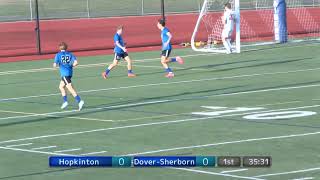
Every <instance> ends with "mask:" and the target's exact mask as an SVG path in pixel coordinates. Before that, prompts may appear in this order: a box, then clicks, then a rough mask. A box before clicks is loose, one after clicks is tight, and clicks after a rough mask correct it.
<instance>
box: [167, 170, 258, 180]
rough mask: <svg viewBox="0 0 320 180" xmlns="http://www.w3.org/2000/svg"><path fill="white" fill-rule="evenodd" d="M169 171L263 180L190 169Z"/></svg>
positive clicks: (254, 179)
mask: <svg viewBox="0 0 320 180" xmlns="http://www.w3.org/2000/svg"><path fill="white" fill-rule="evenodd" d="M170 169H176V170H182V171H189V172H194V173H199V174H210V175H217V176H224V177H233V178H238V179H250V180H263V179H261V178H256V177H246V176H237V175H231V174H223V173H216V172H210V171H203V170H197V169H190V168H170Z"/></svg>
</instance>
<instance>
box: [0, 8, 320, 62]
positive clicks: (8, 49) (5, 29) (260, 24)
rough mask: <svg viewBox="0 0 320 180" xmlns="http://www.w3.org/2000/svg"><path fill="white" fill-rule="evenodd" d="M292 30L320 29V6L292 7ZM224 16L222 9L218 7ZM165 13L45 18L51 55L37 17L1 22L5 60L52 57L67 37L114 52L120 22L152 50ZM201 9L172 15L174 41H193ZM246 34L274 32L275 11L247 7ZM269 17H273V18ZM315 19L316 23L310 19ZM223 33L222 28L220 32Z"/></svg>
mask: <svg viewBox="0 0 320 180" xmlns="http://www.w3.org/2000/svg"><path fill="white" fill-rule="evenodd" d="M287 14H288V16H287V17H288V31H289V35H292V36H308V33H318V35H319V34H320V8H297V9H288V11H287ZM213 16H216V17H215V18H214V19H216V20H217V21H218V20H220V16H221V13H214V14H213ZM159 18H160V17H159V16H137V17H115V18H96V19H72V20H43V21H41V23H40V26H41V43H42V50H43V52H44V53H45V54H46V55H42V56H37V55H35V54H36V52H37V50H36V34H35V31H34V28H35V23H34V22H10V23H0V39H1V43H0V62H11V61H21V60H36V59H48V58H52V57H53V55H52V53H55V52H56V51H57V49H56V48H57V44H58V43H59V42H61V41H65V42H67V43H68V44H69V46H70V50H71V51H75V52H76V55H80V56H82V55H83V56H88V55H97V54H110V53H112V49H113V46H114V45H113V35H114V33H115V29H116V27H117V26H118V25H125V34H124V39H125V41H126V43H127V46H128V48H129V50H130V51H131V52H132V51H146V50H149V49H150V50H155V49H159V48H160V32H159V30H158V29H157V27H156V23H157V20H158V19H159ZM197 18H198V14H180V15H169V16H168V17H167V23H168V27H169V29H170V31H171V32H172V33H173V35H174V39H173V44H179V43H181V42H189V41H190V38H191V35H192V32H193V29H194V26H195V24H196V21H197ZM241 19H242V31H241V37H242V39H243V40H244V41H245V40H248V38H249V37H250V40H259V39H261V38H264V39H270V40H271V39H272V38H273V21H272V20H270V19H273V12H272V10H269V11H268V10H264V11H259V10H258V11H256V10H250V11H242V13H241ZM268 19H269V20H268ZM310 19H312V21H313V22H314V23H311V24H310V23H308V20H310ZM199 32H202V33H201V34H199V36H198V37H197V40H206V39H207V35H206V33H205V32H206V31H205V27H204V26H203V25H201V29H200V30H199ZM218 34H220V32H219V33H218Z"/></svg>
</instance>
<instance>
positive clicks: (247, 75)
mask: <svg viewBox="0 0 320 180" xmlns="http://www.w3.org/2000/svg"><path fill="white" fill-rule="evenodd" d="M317 70H320V68H314V69H300V70H294V71H279V72H272V73H261V74H244V75H236V76H225V77H215V78H205V79H193V80H185V81H174V82H164V83H151V84H141V85H135V86H123V87H116V88H105V89H93V90H84V91H79V93H92V92H101V91H111V90H119V89H131V88H142V87H152V86H162V85H172V84H185V83H193V82H205V81H216V80H224V79H237V78H246V77H256V76H266V75H278V74H290V73H297V72H307V71H317ZM57 95H60V93H52V94H43V95H34V96H22V97H14V98H3V99H0V102H1V101H13V100H21V99H29V98H39V97H50V96H57Z"/></svg>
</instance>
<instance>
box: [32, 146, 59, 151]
mask: <svg viewBox="0 0 320 180" xmlns="http://www.w3.org/2000/svg"><path fill="white" fill-rule="evenodd" d="M56 147H57V146H43V147H37V148H32V149H31V150H42V149H51V148H56Z"/></svg>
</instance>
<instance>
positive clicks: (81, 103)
mask: <svg viewBox="0 0 320 180" xmlns="http://www.w3.org/2000/svg"><path fill="white" fill-rule="evenodd" d="M83 105H84V101H80V102H79V111H81V109H82V108H83Z"/></svg>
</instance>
